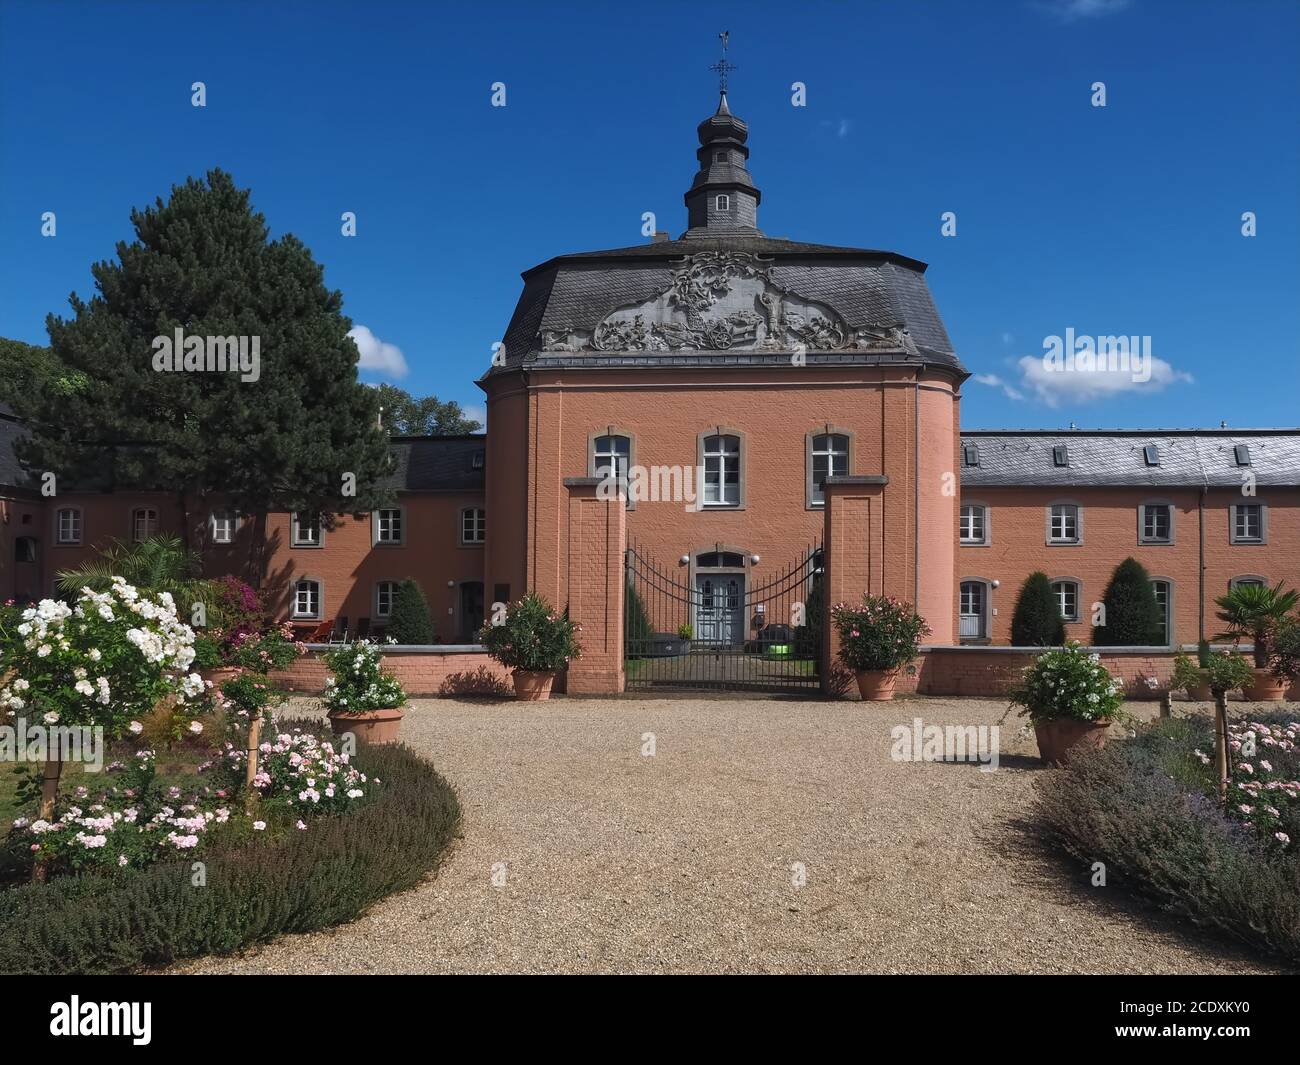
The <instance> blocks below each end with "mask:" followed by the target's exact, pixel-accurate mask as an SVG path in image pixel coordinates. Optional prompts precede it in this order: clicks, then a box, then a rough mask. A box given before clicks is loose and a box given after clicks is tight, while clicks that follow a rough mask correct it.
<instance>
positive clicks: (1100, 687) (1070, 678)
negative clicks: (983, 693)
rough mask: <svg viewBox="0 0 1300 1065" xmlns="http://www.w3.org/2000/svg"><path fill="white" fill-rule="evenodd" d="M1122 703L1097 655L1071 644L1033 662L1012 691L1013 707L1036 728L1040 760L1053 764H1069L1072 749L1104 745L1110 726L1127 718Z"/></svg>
mask: <svg viewBox="0 0 1300 1065" xmlns="http://www.w3.org/2000/svg"><path fill="white" fill-rule="evenodd" d="M1123 704H1124V688H1123V685H1122V684H1121V683H1120V682H1119V681H1118V680H1117V679H1116V678H1115V677H1113V676H1111V673H1110V671H1109V670H1108V669H1107V668H1106V667H1105V666H1103V665H1102V664H1101V655H1099V654H1096V653H1092V654H1090V653H1088V651H1087V650H1085V649H1084V648H1083V647H1082V646H1080V645H1079V644H1078V643H1077V642H1075V641H1073V640H1071V641H1070V642H1069V643H1067V644H1066V645H1065V646H1064V647H1061V648H1056V649H1053V650H1051V651H1046V652H1044V653H1043V654H1041V655H1039V656H1038V657H1037V658H1035V659H1034V662H1033V664H1032V665H1031V666H1028V667H1027V668H1026V669H1025V673H1024V677H1023V678H1022V679H1021V682H1020V684H1019V685H1018V686H1017V687H1015V688H1014V689H1012V691H1011V705H1012V706H1019V707H1021V711H1020V712H1021V715H1022V716H1024V717H1028V718H1029V720H1030V723H1031V724H1032V725H1033V726H1034V734H1035V735H1036V736H1037V738H1038V753H1039V756H1040V757H1041V758H1042V759H1043V761H1045V762H1048V763H1050V764H1052V765H1060V764H1062V763H1063V762H1065V761H1067V760H1068V757H1069V752H1070V750H1071V749H1072V748H1074V747H1077V746H1084V747H1103V746H1105V744H1106V732H1107V731H1108V730H1109V728H1110V724H1111V722H1112V721H1123V720H1126V719H1127V717H1128V715H1127V714H1126V713H1125V712H1124V709H1123Z"/></svg>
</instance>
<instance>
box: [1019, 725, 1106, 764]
mask: <svg viewBox="0 0 1300 1065" xmlns="http://www.w3.org/2000/svg"><path fill="white" fill-rule="evenodd" d="M1109 729H1110V723H1109V722H1107V721H1081V720H1079V719H1078V718H1075V717H1058V718H1053V719H1052V720H1050V721H1038V722H1035V723H1034V734H1035V735H1036V736H1037V737H1038V754H1039V756H1040V757H1041V758H1042V759H1043V761H1044V762H1049V763H1050V764H1052V765H1063V764H1065V763H1066V762H1068V761H1069V760H1070V751H1071V750H1072V749H1073V748H1076V747H1078V748H1085V749H1092V748H1097V747H1105V746H1106V733H1107V732H1108V731H1109Z"/></svg>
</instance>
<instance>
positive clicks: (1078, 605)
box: [1047, 576, 1083, 625]
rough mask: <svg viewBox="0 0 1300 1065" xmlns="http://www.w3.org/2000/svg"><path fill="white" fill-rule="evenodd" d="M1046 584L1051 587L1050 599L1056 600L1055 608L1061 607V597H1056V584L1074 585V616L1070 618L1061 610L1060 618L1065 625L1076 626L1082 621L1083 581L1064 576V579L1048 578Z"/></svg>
mask: <svg viewBox="0 0 1300 1065" xmlns="http://www.w3.org/2000/svg"><path fill="white" fill-rule="evenodd" d="M1047 583H1048V584H1049V585H1051V588H1052V598H1053V599H1055V600H1056V605H1057V606H1060V605H1061V597H1060V596H1059V595H1057V592H1056V586H1057V585H1058V584H1072V585H1074V616H1073V617H1071V616H1070V615H1068V614H1066V612H1065V611H1064V610H1062V611H1061V617H1063V618H1064V619H1065V623H1066V624H1067V625H1077V624H1078V623H1079V622H1080V621H1082V620H1083V581H1081V580H1080V579H1079V578H1078V577H1069V576H1066V577H1049V578H1048V581H1047Z"/></svg>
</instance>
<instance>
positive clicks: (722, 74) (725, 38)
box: [709, 30, 740, 96]
mask: <svg viewBox="0 0 1300 1065" xmlns="http://www.w3.org/2000/svg"><path fill="white" fill-rule="evenodd" d="M718 40H720V41H721V42H722V58H721V59H719V60H718V61H717V62H716V63H714V64H713V66H711V67H709V69H710V70H716V71H717V72H718V92H720V93H721V94H722V95H723V96H726V95H727V75H728V74H730V73H731V72H732V71H733V70H739V69H740V68H739V67H737V66H734V65H732V64H731V63H728V62H727V45H728V44H729V43H730V41H731V31H730V30H723V31H722V32H721V33H719V34H718Z"/></svg>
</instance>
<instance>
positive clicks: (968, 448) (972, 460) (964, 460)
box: [961, 444, 980, 467]
mask: <svg viewBox="0 0 1300 1065" xmlns="http://www.w3.org/2000/svg"><path fill="white" fill-rule="evenodd" d="M961 464H962V465H963V466H976V467H977V466H979V464H980V449H979V448H978V447H976V446H975V445H974V444H962V446H961Z"/></svg>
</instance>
